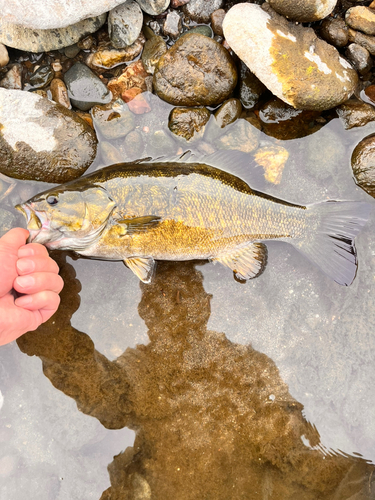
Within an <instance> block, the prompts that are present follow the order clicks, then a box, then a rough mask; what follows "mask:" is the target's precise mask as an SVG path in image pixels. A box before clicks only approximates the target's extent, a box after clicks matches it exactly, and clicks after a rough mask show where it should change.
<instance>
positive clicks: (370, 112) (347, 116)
mask: <svg viewBox="0 0 375 500" xmlns="http://www.w3.org/2000/svg"><path fill="white" fill-rule="evenodd" d="M336 112H337V114H338V116H339V117H340V119H341V121H342V122H343V124H344V128H345V129H346V130H349V129H351V128H353V127H363V126H364V125H366V124H367V123H369V122H372V121H374V120H375V108H374V106H371V104H367V103H365V102H362V101H359V100H358V99H349V100H348V101H346V102H344V103H343V104H341V105H340V106H338V107H337V108H336Z"/></svg>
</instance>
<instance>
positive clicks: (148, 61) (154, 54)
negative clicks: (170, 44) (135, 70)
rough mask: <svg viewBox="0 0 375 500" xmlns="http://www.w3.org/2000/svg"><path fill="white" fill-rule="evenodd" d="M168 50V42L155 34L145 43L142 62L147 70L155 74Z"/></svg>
mask: <svg viewBox="0 0 375 500" xmlns="http://www.w3.org/2000/svg"><path fill="white" fill-rule="evenodd" d="M166 52H167V44H166V43H165V41H164V40H163V38H162V37H161V36H153V37H152V38H151V39H150V40H147V42H146V43H145V46H144V49H143V52H142V62H143V65H144V67H145V68H146V71H147V72H148V73H150V74H151V75H153V74H154V73H155V68H156V66H157V64H158V62H159V59H160V58H161V56H162V55H163V54H165V53H166Z"/></svg>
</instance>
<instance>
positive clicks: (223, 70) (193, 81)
mask: <svg viewBox="0 0 375 500" xmlns="http://www.w3.org/2000/svg"><path fill="white" fill-rule="evenodd" d="M153 83H154V90H155V92H156V94H157V95H158V96H159V97H160V98H161V99H163V100H165V101H167V102H169V103H170V104H173V105H177V106H199V105H203V106H212V105H217V104H220V103H221V102H222V101H224V100H225V99H226V98H227V97H228V96H229V95H230V94H231V92H232V91H233V90H234V88H235V86H236V83H237V70H236V67H235V64H234V62H233V60H232V58H231V56H230V54H229V53H228V51H227V50H226V49H224V48H223V47H222V46H221V45H220V44H218V43H217V42H215V41H214V40H212V39H211V38H208V37H205V36H202V35H197V34H190V33H188V34H186V35H184V36H183V37H181V38H179V39H178V40H177V42H176V43H175V44H174V45H173V46H172V47H171V48H170V49H169V50H168V51H167V52H166V53H165V54H164V55H163V56H162V57H161V58H160V60H159V63H158V66H157V68H156V71H155V74H154V80H153Z"/></svg>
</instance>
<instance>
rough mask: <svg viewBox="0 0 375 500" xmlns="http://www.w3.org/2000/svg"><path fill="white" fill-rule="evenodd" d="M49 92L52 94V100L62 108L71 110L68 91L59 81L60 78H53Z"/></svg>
mask: <svg viewBox="0 0 375 500" xmlns="http://www.w3.org/2000/svg"><path fill="white" fill-rule="evenodd" d="M50 91H51V94H52V99H53V100H54V101H55V102H57V103H58V104H61V106H64V107H65V108H67V109H71V107H72V105H71V104H70V99H69V96H68V89H67V88H66V85H65V83H64V82H63V81H62V80H60V78H54V79H53V80H52V82H51V85H50Z"/></svg>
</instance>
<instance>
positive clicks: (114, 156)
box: [99, 141, 126, 165]
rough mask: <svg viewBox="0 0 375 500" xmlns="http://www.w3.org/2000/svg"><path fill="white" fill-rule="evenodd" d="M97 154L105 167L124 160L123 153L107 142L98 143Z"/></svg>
mask: <svg viewBox="0 0 375 500" xmlns="http://www.w3.org/2000/svg"><path fill="white" fill-rule="evenodd" d="M99 154H100V157H101V159H102V160H103V162H104V164H105V165H113V164H115V163H122V162H123V161H125V159H126V157H125V155H124V153H123V152H122V151H121V150H120V149H118V148H116V146H114V145H113V144H111V143H110V142H108V141H100V143H99Z"/></svg>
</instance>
